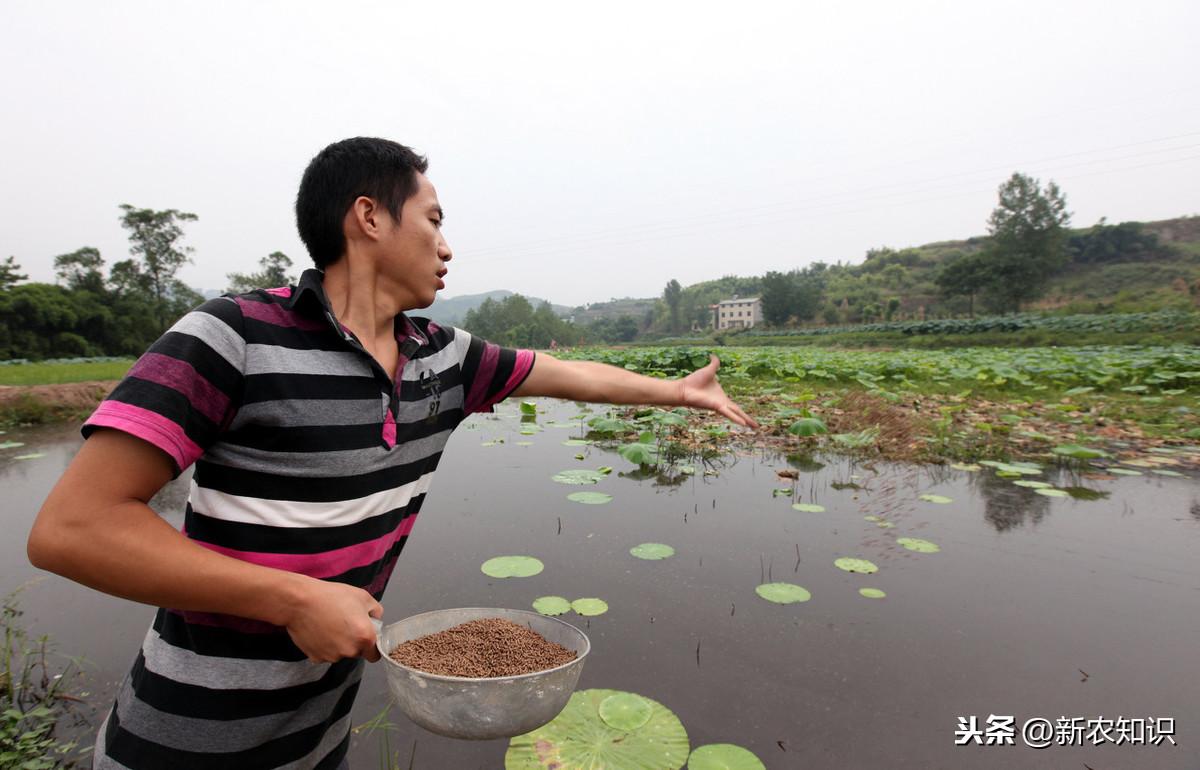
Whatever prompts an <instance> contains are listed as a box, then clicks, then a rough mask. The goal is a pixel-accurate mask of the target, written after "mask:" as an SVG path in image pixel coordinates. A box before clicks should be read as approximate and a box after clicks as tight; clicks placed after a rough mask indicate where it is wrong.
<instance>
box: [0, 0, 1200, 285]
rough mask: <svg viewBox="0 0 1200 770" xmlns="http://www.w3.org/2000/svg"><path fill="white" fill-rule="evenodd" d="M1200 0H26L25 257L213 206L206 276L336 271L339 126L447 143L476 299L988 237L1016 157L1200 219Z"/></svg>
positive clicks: (2, 125) (19, 143)
mask: <svg viewBox="0 0 1200 770" xmlns="http://www.w3.org/2000/svg"><path fill="white" fill-rule="evenodd" d="M1197 30H1200V3H1198V2H1196V0H1177V1H1175V0H1139V1H1138V2H1132V1H1131V0H1119V1H1118V0H1114V1H1113V2H1104V3H1096V2H1094V1H1089V2H1057V1H1055V0H1036V2H1029V1H1027V0H1016V1H1013V0H1010V1H1009V2H1005V3H996V2H974V1H972V0H958V1H957V2H924V1H922V2H914V1H913V0H905V1H904V2H895V1H894V0H892V1H881V2H839V3H834V2H827V3H814V2H811V1H810V2H772V3H766V2H757V3H756V2H745V1H744V0H743V2H739V3H733V2H723V3H704V2H687V3H683V2H680V3H673V2H672V3H668V2H647V1H646V0H643V1H642V2H636V3H633V2H628V3H627V2H614V1H613V0H606V2H604V3H587V4H583V3H569V2H562V0H556V1H555V2H520V1H519V0H514V1H513V2H505V3H500V2H486V3H482V2H481V3H462V2H450V1H447V0H442V1H441V2H436V3H433V2H422V3H405V2H388V3H378V4H376V3H371V2H359V3H355V4H343V3H301V2H295V1H294V0H293V1H292V2H278V3H267V2H255V3H243V2H239V3H219V2H213V1H212V0H206V2H202V3H185V2H146V3H133V2H120V1H119V0H114V1H112V2H104V3H96V2H87V3H84V2H67V1H65V0H60V2H56V3H52V4H47V3H35V2H17V1H16V0H5V2H3V3H2V4H0V85H2V93H3V96H4V104H5V110H4V119H3V121H2V122H0V132H2V134H3V137H4V141H3V142H2V143H0V169H2V170H0V210H2V211H3V214H2V220H0V221H3V229H2V231H0V259H2V258H3V257H6V256H8V255H9V254H11V255H13V256H14V257H16V259H17V261H18V262H19V263H20V264H21V265H22V266H23V267H24V268H25V271H26V272H28V273H29V274H30V275H31V278H32V279H33V280H46V281H49V280H53V258H54V256H55V255H57V254H62V253H65V252H69V251H73V250H75V249H77V248H79V247H81V246H95V247H97V248H99V249H100V250H101V252H102V254H103V256H104V257H105V259H106V260H107V262H108V263H109V264H111V263H112V262H115V261H117V260H120V259H124V258H127V256H128V241H127V239H126V234H125V232H124V231H123V230H122V229H121V228H120V226H119V223H118V219H117V215H118V213H119V212H118V208H117V206H118V205H119V204H121V203H130V204H133V205H135V206H138V207H145V208H156V209H165V208H175V209H181V210H184V211H190V212H194V213H195V214H197V215H198V216H199V220H198V221H197V222H194V223H191V224H189V225H187V236H186V243H187V244H189V245H191V246H192V247H194V249H195V253H194V255H193V257H194V260H195V262H194V264H192V265H189V266H187V267H185V268H184V269H183V270H182V271H181V273H180V277H181V278H182V279H184V280H185V281H186V282H187V283H189V284H190V285H193V286H195V287H196V288H199V289H223V288H224V287H225V285H226V278H225V276H226V274H227V273H229V272H231V271H242V272H247V271H250V270H252V269H255V268H256V266H257V265H256V263H257V261H258V260H259V259H260V258H261V257H263V256H265V255H266V254H268V253H269V252H272V251H276V250H281V251H283V252H285V253H286V254H288V255H289V256H291V257H292V259H293V260H294V261H295V262H296V263H297V265H298V266H307V264H308V258H307V255H306V253H305V251H304V247H303V245H302V244H301V242H300V240H299V238H298V236H297V235H296V229H295V224H294V221H293V212H292V205H293V202H294V198H295V191H296V186H297V184H298V181H299V178H300V175H301V173H302V171H303V169H304V166H305V165H306V164H307V162H308V160H309V159H310V158H311V157H312V156H313V155H314V154H315V153H316V152H317V151H319V150H320V149H321V148H322V147H323V146H325V145H326V144H328V143H330V142H333V141H336V140H338V139H342V138H345V137H349V136H355V135H368V136H370V135H374V136H384V137H388V138H391V139H395V140H397V141H400V142H402V143H405V144H409V145H411V146H412V147H414V148H415V149H417V150H418V151H420V152H423V153H425V154H427V155H428V156H429V159H430V169H429V176H430V179H432V181H433V183H434V185H435V186H436V187H437V189H438V193H439V196H440V198H441V201H442V204H443V206H444V207H445V208H446V210H447V214H448V216H447V226H446V235H447V237H448V240H449V242H450V245H451V247H452V248H453V250H454V253H455V257H454V260H453V261H452V262H451V263H450V265H449V267H450V274H449V276H448V277H447V288H446V291H445V292H444V293H445V295H446V296H457V295H461V294H471V293H476V292H481V291H487V290H490V289H501V288H504V289H510V290H514V291H521V292H523V293H527V294H532V295H535V296H540V297H545V298H547V299H551V300H553V301H555V302H557V303H561V304H579V303H584V302H595V301H601V300H606V299H609V298H612V297H625V296H653V295H657V294H660V293H661V291H662V288H663V286H664V285H665V284H666V283H667V281H669V280H670V279H671V278H677V279H678V280H679V281H680V282H682V283H683V284H685V285H686V284H689V283H694V282H697V281H702V280H707V279H711V278H717V277H719V276H721V275H727V274H740V275H755V274H761V273H763V272H765V271H767V270H788V269H792V268H796V267H801V266H803V265H805V264H808V263H810V262H813V261H816V260H824V261H827V262H834V261H843V262H858V261H861V260H862V258H863V255H864V253H865V251H866V250H867V249H868V248H871V247H875V246H882V245H888V246H893V247H903V246H912V245H919V244H922V243H926V242H930V241H936V240H947V239H953V238H963V237H967V236H971V235H977V234H981V233H983V232H984V231H985V229H986V219H987V216H988V214H989V212H990V211H991V208H992V207H993V206H994V204H995V200H996V188H997V186H998V185H999V184H1000V183H1001V182H1002V181H1003V180H1004V179H1005V178H1006V177H1007V176H1008V175H1009V174H1011V173H1012V172H1013V171H1017V170H1020V171H1023V172H1026V173H1030V174H1033V175H1034V176H1036V177H1038V178H1040V179H1042V180H1043V181H1046V180H1048V179H1054V180H1055V181H1057V182H1058V183H1059V185H1060V186H1061V187H1062V188H1063V190H1064V191H1065V193H1066V195H1067V200H1068V204H1069V208H1070V210H1071V211H1072V212H1073V215H1074V218H1073V223H1074V224H1076V225H1088V224H1092V223H1094V222H1095V221H1096V220H1097V219H1098V218H1100V217H1101V216H1105V217H1108V219H1109V220H1110V221H1112V222H1117V221H1123V220H1131V219H1133V220H1151V219H1164V218H1169V217H1175V216H1180V215H1186V214H1197V213H1200V181H1198V180H1200V46H1197V44H1196V40H1195V38H1196V32H1197Z"/></svg>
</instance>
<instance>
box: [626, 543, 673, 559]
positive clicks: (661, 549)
mask: <svg viewBox="0 0 1200 770" xmlns="http://www.w3.org/2000/svg"><path fill="white" fill-rule="evenodd" d="M629 552H630V553H631V554H633V555H634V556H636V557H638V558H639V559H646V560H649V561H657V560H659V559H667V558H670V557H671V556H674V555H675V549H674V548H672V547H671V546H669V545H663V544H662V543H642V544H641V545H635V546H634V547H633V548H630V549H629Z"/></svg>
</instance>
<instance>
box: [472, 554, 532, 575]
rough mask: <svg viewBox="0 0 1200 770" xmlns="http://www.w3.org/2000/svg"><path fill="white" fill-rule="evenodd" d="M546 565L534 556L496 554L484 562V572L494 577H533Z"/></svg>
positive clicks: (482, 568) (482, 567)
mask: <svg viewBox="0 0 1200 770" xmlns="http://www.w3.org/2000/svg"><path fill="white" fill-rule="evenodd" d="M545 568H546V565H544V564H542V562H541V560H540V559H535V558H534V557H532V556H496V557H493V558H491V559H488V560H487V561H485V562H484V563H483V566H481V567H480V569H481V570H482V571H483V574H485V575H487V576H489V577H494V578H510V577H532V576H534V575H537V574H538V573H540V572H541V571H542V570H543V569H545Z"/></svg>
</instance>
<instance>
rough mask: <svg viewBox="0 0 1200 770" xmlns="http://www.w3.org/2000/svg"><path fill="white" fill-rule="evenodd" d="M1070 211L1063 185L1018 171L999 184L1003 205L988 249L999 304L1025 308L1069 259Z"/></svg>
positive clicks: (992, 222) (993, 222)
mask: <svg viewBox="0 0 1200 770" xmlns="http://www.w3.org/2000/svg"><path fill="white" fill-rule="evenodd" d="M1070 218H1071V215H1070V213H1069V212H1068V211H1067V200H1066V197H1065V196H1064V195H1063V194H1062V192H1061V191H1060V190H1059V189H1058V185H1056V184H1055V183H1054V182H1050V183H1049V184H1048V185H1046V188H1045V190H1043V189H1042V187H1041V184H1040V183H1039V182H1038V180H1036V179H1034V178H1032V177H1029V176H1026V175H1024V174H1021V173H1014V174H1013V175H1012V176H1011V177H1010V178H1009V179H1008V181H1007V182H1005V183H1004V184H1002V185H1000V190H999V203H998V204H997V206H996V208H995V209H994V210H993V211H992V215H991V216H990V217H989V218H988V233H989V235H990V236H991V242H990V244H989V245H988V247H987V248H986V249H985V255H986V257H985V258H986V263H987V272H988V275H989V277H990V281H989V284H988V290H989V294H990V295H991V297H992V298H993V299H994V300H995V302H996V304H997V305H998V306H999V307H1002V308H1005V309H1011V310H1013V311H1017V310H1020V308H1021V303H1022V302H1027V301H1029V300H1031V299H1036V298H1037V297H1039V296H1041V295H1042V293H1043V292H1044V291H1045V290H1046V283H1047V281H1048V280H1049V279H1050V277H1051V276H1052V275H1054V273H1055V272H1057V271H1058V270H1059V268H1061V267H1062V266H1063V264H1064V263H1065V261H1066V249H1065V243H1066V225H1067V223H1068V222H1069V221H1070Z"/></svg>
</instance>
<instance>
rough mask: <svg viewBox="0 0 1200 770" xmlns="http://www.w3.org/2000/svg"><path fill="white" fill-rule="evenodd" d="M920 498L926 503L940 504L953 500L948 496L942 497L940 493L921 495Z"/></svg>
mask: <svg viewBox="0 0 1200 770" xmlns="http://www.w3.org/2000/svg"><path fill="white" fill-rule="evenodd" d="M921 499H922V500H924V501H925V502H927V503H938V504H940V505H945V504H946V503H952V502H954V501H953V500H951V499H950V498H949V497H944V496H942V495H921Z"/></svg>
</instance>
